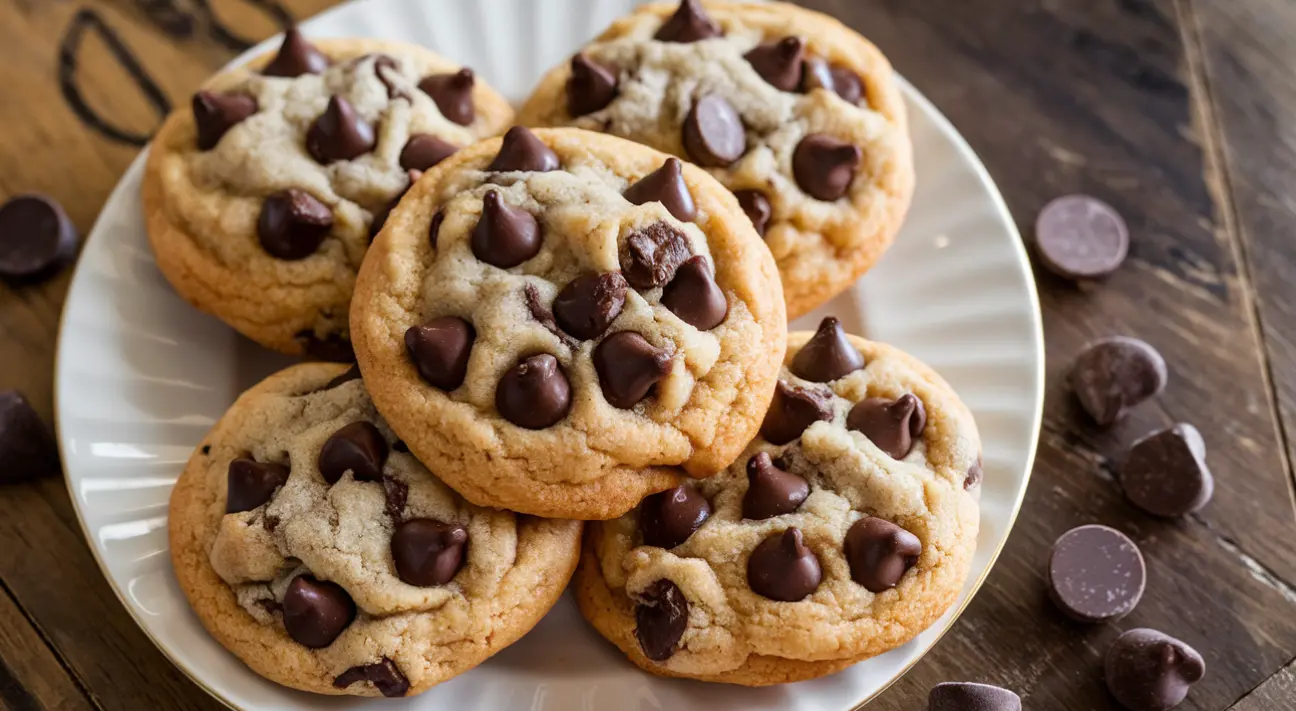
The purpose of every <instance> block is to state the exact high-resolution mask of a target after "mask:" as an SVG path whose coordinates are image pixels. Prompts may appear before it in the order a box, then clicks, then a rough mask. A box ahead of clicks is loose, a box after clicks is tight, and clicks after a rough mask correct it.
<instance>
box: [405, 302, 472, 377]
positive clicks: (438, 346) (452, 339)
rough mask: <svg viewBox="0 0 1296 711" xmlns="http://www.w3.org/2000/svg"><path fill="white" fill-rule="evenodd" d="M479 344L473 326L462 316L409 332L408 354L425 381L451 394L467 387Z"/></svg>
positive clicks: (415, 328)
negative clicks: (471, 358)
mask: <svg viewBox="0 0 1296 711" xmlns="http://www.w3.org/2000/svg"><path fill="white" fill-rule="evenodd" d="M476 340H477V331H476V329H474V328H473V326H472V324H470V323H468V322H467V321H465V320H463V319H461V318H459V317H458V316H442V317H441V318H435V319H432V320H431V321H428V322H427V323H425V324H423V325H421V326H411V327H410V328H409V330H407V331H405V351H406V352H407V353H409V357H410V360H412V361H414V367H415V368H417V369H418V372H419V375H420V376H422V377H423V379H424V380H426V381H427V382H428V383H429V384H431V385H432V386H433V387H435V388H438V389H440V390H444V391H446V392H450V391H451V390H454V389H455V388H458V387H459V386H460V385H463V381H464V377H465V376H466V375H467V374H468V358H469V356H471V355H472V346H473V342H474V341H476Z"/></svg>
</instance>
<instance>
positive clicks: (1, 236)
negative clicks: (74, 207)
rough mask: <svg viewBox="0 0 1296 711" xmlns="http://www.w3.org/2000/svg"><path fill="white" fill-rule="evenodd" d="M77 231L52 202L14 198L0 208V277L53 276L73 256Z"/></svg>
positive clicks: (42, 197)
mask: <svg viewBox="0 0 1296 711" xmlns="http://www.w3.org/2000/svg"><path fill="white" fill-rule="evenodd" d="M76 245H77V229H76V226H75V225H73V224H72V220H70V219H69V218H68V216H67V213H65V212H64V211H63V208H62V207H61V206H59V204H58V203H57V202H55V201H54V199H53V198H51V197H48V196H45V195H35V194H27V195H18V196H15V197H12V198H10V199H9V200H7V201H5V203H4V204H3V205H0V277H5V278H9V279H16V280H28V279H37V278H40V277H45V276H49V275H51V274H53V272H54V271H55V270H56V269H57V268H59V267H61V266H63V265H64V264H66V263H67V262H68V261H69V260H70V259H71V258H72V255H73V254H74V253H75V252H76Z"/></svg>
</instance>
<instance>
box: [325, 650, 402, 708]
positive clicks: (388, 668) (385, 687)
mask: <svg viewBox="0 0 1296 711" xmlns="http://www.w3.org/2000/svg"><path fill="white" fill-rule="evenodd" d="M365 681H367V682H369V683H370V684H373V685H374V688H375V689H377V690H378V692H379V693H381V694H382V695H383V696H385V697H387V698H389V699H396V698H400V697H402V696H404V695H405V694H406V692H408V691H409V686H410V684H409V679H406V678H405V675H404V674H402V673H401V670H400V667H397V666H396V662H393V661H392V660H391V659H389V658H387V657H383V658H382V661H380V662H377V663H374V664H364V665H361V666H355V667H351V668H350V669H348V670H346V671H344V672H342V673H341V674H338V676H337V678H336V679H334V680H333V686H334V688H337V689H345V688H347V687H348V686H351V685H352V684H355V683H357V682H365Z"/></svg>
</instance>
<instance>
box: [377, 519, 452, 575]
mask: <svg viewBox="0 0 1296 711" xmlns="http://www.w3.org/2000/svg"><path fill="white" fill-rule="evenodd" d="M467 548H468V529H466V528H464V527H463V526H460V525H459V524H457V523H442V522H440V521H436V520H433V519H430V518H415V519H410V520H409V521H406V522H404V523H402V524H400V525H399V526H397V527H396V531H395V533H393V534H392V541H391V553H392V560H394V561H395V562H396V574H397V575H398V576H400V579H401V580H403V581H405V582H407V583H409V584H410V585H417V586H419V587H425V588H426V587H432V586H434V585H445V584H446V583H448V582H450V580H451V579H453V578H454V576H455V574H456V573H458V572H459V569H460V568H462V567H463V564H464V558H465V557H466V556H467Z"/></svg>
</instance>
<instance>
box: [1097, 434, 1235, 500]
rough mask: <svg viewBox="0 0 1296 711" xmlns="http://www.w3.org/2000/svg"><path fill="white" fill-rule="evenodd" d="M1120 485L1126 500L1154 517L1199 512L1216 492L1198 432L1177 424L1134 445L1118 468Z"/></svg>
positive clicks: (1203, 444)
mask: <svg viewBox="0 0 1296 711" xmlns="http://www.w3.org/2000/svg"><path fill="white" fill-rule="evenodd" d="M1120 484H1121V488H1122V489H1124V490H1125V497H1126V498H1128V499H1129V500H1130V501H1131V502H1133V504H1134V505H1135V506H1137V507H1139V508H1141V509H1143V510H1144V511H1146V512H1148V513H1150V514H1153V515H1154V516H1165V517H1175V516H1184V515H1186V514H1190V513H1192V512H1194V511H1197V510H1199V509H1201V507H1203V506H1205V505H1206V502H1208V501H1210V498H1211V495H1212V494H1213V493H1215V478H1214V477H1213V476H1211V471H1210V468H1209V467H1208V466H1206V443H1205V442H1203V441H1202V436H1201V433H1200V432H1198V431H1197V428H1196V427H1193V426H1192V425H1190V424H1187V423H1179V424H1177V425H1175V426H1173V427H1170V428H1167V429H1164V430H1161V431H1160V432H1154V433H1152V434H1150V435H1148V436H1146V437H1144V438H1142V439H1140V440H1139V441H1137V442H1135V443H1134V444H1133V445H1131V446H1130V449H1129V454H1128V455H1127V456H1126V457H1125V464H1124V466H1123V467H1121V472H1120Z"/></svg>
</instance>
